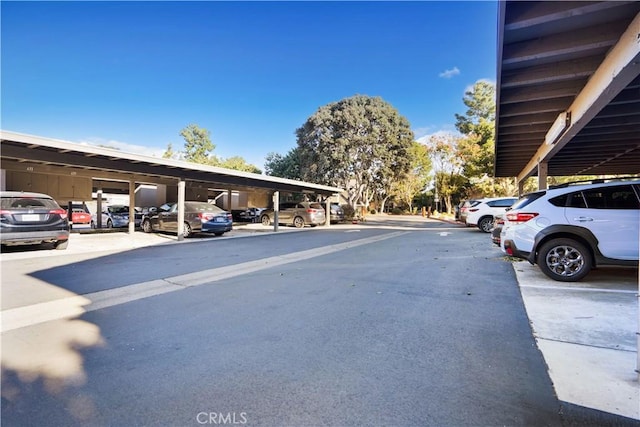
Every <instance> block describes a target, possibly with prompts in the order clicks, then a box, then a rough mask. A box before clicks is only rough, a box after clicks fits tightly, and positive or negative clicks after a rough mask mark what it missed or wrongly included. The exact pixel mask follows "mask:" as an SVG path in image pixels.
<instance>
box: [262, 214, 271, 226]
mask: <svg viewBox="0 0 640 427" xmlns="http://www.w3.org/2000/svg"><path fill="white" fill-rule="evenodd" d="M260 222H261V223H262V225H264V226H268V225H269V224H271V220H270V219H269V215H262V218H260Z"/></svg>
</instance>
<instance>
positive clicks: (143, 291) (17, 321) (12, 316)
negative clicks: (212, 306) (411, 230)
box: [2, 232, 408, 332]
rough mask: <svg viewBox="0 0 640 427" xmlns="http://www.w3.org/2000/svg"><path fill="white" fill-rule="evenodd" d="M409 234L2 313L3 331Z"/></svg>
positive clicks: (376, 237)
mask: <svg viewBox="0 0 640 427" xmlns="http://www.w3.org/2000/svg"><path fill="white" fill-rule="evenodd" d="M407 233H408V232H395V233H388V234H383V235H380V236H373V237H367V238H364V239H359V240H353V241H350V242H345V243H338V244H335V245H329V246H323V247H320V248H315V249H308V250H306V251H301V252H296V253H291V254H286V255H279V256H274V257H270V258H263V259H259V260H255V261H248V262H243V263H240V264H235V265H228V266H225V267H218V268H212V269H209V270H203V271H197V272H195V273H188V274H181V275H178V276H173V277H167V278H164V279H158V280H152V281H149V282H143V283H136V284H133V285H128V286H122V287H120V288H115V289H107V290H104V291H99V292H93V293H89V294H84V295H76V296H73V297H68V298H62V299H58V300H54V301H48V302H44V303H39V304H33V305H28V306H24V307H17V308H12V309H10V310H4V311H3V312H2V332H7V331H12V330H14V329H19V328H24V327H27V326H31V325H35V324H38V323H44V322H48V321H51V320H58V319H64V318H72V317H77V316H80V315H82V314H83V313H85V312H88V311H94V310H99V309H102V308H107V307H112V306H115V305H119V304H124V303H127V302H131V301H136V300H140V299H143V298H148V297H151V296H155V295H161V294H164V293H167V292H174V291H177V290H180V289H185V288H187V287H191V286H199V285H204V284H206V283H212V282H217V281H220V280H223V279H228V278H231V277H236V276H241V275H243V274H247V273H253V272H256V271H259V270H263V269H266V268H271V267H277V266H279V265H284V264H289V263H292V262H296V261H302V260H305V259H310V258H315V257H318V256H322V255H327V254H330V253H333V252H338V251H342V250H345V249H350V248H355V247H358V246H361V245H367V244H370V243H376V242H381V241H383V240H387V239H391V238H394V237H398V236H402V235H404V234H407Z"/></svg>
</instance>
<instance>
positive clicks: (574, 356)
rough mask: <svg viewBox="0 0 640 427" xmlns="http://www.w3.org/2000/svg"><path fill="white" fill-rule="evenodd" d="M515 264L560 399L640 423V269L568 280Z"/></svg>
mask: <svg viewBox="0 0 640 427" xmlns="http://www.w3.org/2000/svg"><path fill="white" fill-rule="evenodd" d="M513 266H514V270H515V272H516V276H517V278H518V283H519V285H520V290H521V293H522V299H523V301H524V305H525V307H526V310H527V315H528V316H529V320H530V322H531V326H532V329H533V333H534V336H535V338H536V341H537V344H538V348H539V349H540V351H541V352H542V354H543V355H544V358H545V361H546V362H547V366H548V369H549V376H550V377H551V380H552V381H553V384H554V387H555V390H556V394H557V395H558V399H559V400H561V401H564V402H568V403H571V404H575V405H579V406H583V407H586V408H593V409H596V410H599V411H603V412H607V413H611V414H616V415H621V416H624V417H628V418H631V419H635V420H640V385H639V383H638V375H637V373H636V372H635V369H637V368H638V367H637V366H636V365H637V343H636V332H637V330H638V302H637V293H638V270H635V269H598V270H594V271H592V272H591V273H590V274H589V275H588V276H587V277H586V278H585V279H584V280H583V281H581V282H577V283H563V282H556V281H554V280H551V279H549V278H547V276H545V275H544V274H543V273H542V272H541V271H540V270H539V269H538V268H537V267H536V266H534V265H531V264H529V263H528V262H515V263H514V264H513Z"/></svg>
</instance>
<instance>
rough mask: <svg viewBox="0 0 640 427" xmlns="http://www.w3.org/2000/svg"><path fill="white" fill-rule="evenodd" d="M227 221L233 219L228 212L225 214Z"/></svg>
mask: <svg viewBox="0 0 640 427" xmlns="http://www.w3.org/2000/svg"><path fill="white" fill-rule="evenodd" d="M227 219H228V220H229V221H232V219H233V215H231V214H230V213H228V212H227Z"/></svg>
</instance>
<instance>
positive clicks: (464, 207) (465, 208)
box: [456, 199, 480, 222]
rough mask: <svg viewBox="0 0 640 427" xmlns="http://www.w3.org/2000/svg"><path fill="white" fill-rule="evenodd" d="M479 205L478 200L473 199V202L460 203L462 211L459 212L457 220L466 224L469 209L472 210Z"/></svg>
mask: <svg viewBox="0 0 640 427" xmlns="http://www.w3.org/2000/svg"><path fill="white" fill-rule="evenodd" d="M478 203H480V202H479V201H478V200H475V199H471V200H465V201H463V202H460V205H459V206H460V210H459V212H458V217H457V218H456V220H458V221H460V222H466V219H467V213H468V212H469V208H471V207H472V206H475V205H477V204H478Z"/></svg>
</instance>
